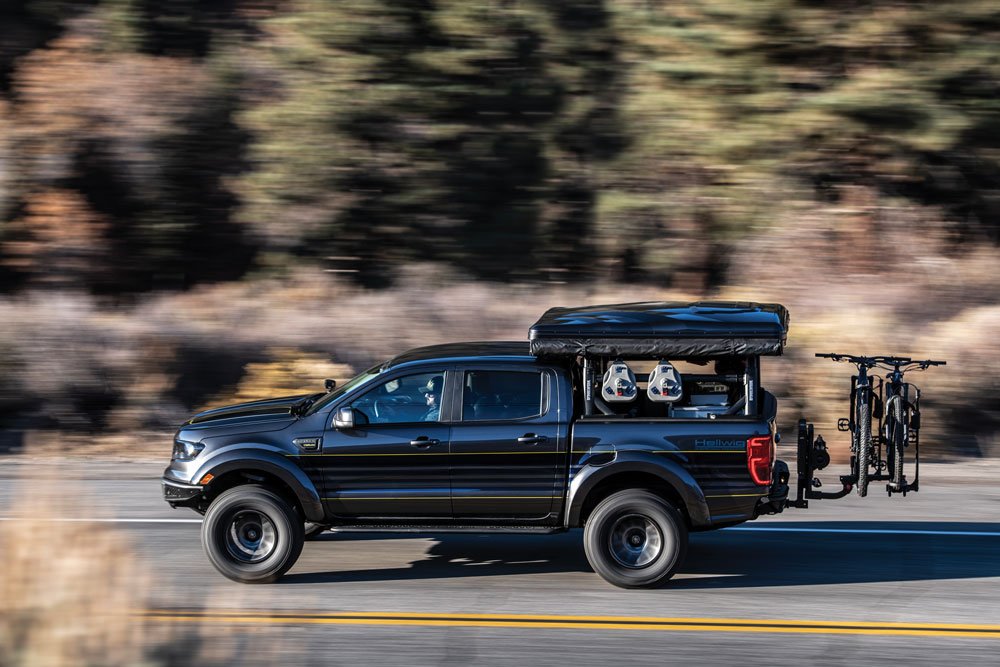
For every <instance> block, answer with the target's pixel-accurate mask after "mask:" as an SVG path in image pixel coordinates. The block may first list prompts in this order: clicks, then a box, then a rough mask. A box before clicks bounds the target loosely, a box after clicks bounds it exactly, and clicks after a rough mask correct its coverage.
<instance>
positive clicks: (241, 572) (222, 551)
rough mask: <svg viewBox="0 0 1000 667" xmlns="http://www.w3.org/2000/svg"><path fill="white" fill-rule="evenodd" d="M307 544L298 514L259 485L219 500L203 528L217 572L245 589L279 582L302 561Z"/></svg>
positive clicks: (232, 491) (239, 489) (240, 488)
mask: <svg viewBox="0 0 1000 667" xmlns="http://www.w3.org/2000/svg"><path fill="white" fill-rule="evenodd" d="M303 540H304V535H303V526H302V519H301V518H299V516H298V513H297V512H296V511H295V508H294V507H292V506H291V505H290V504H289V503H288V502H287V501H286V500H285V499H284V498H282V497H281V496H280V495H278V494H277V493H275V492H274V491H271V490H270V489H267V488H265V487H262V486H257V485H245V486H237V487H235V488H232V489H229V490H228V491H224V492H222V493H221V494H219V497H218V498H216V499H215V500H214V501H212V504H211V505H210V506H209V508H208V512H206V513H205V521H204V522H203V523H202V527H201V542H202V546H204V548H205V553H206V554H207V555H208V559H209V560H210V561H211V562H212V565H214V566H215V569H217V570H218V571H219V572H220V573H222V574H223V575H224V576H226V577H228V578H229V579H232V580H233V581H239V582H242V583H247V584H258V583H271V582H273V581H276V580H277V579H278V578H279V577H281V575H283V574H284V573H285V572H287V571H288V570H289V569H290V568H291V567H292V565H294V564H295V561H296V560H298V557H299V554H300V553H302V542H303Z"/></svg>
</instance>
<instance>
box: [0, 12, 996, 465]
mask: <svg viewBox="0 0 1000 667" xmlns="http://www.w3.org/2000/svg"><path fill="white" fill-rule="evenodd" d="M998 243H1000V5H998V4H997V3H996V2H990V1H988V0H937V1H935V2H930V1H922V0H906V1H904V0H892V1H889V0H867V1H864V2H862V1H860V0H826V1H824V2H819V1H817V0H754V1H753V2H742V1H740V0H690V1H680V2H666V1H661V0H606V1H601V0H560V1H559V2H546V1H544V0H338V1H336V2H332V1H328V2H323V1H320V0H216V1H213V2H204V1H203V0H155V1H154V0H4V1H3V2H0V377H2V378H3V383H2V387H0V427H3V428H4V431H3V436H0V451H2V450H4V448H7V449H18V448H20V447H22V446H24V444H25V442H28V441H30V440H31V438H32V437H36V436H37V435H38V434H43V435H42V439H43V440H44V439H48V440H49V441H51V437H50V435H45V434H51V433H52V432H58V433H60V434H65V435H66V437H71V436H72V435H73V434H77V435H79V436H80V437H83V438H84V439H86V440H87V441H88V442H91V441H95V434H100V435H101V436H102V437H113V436H114V434H130V435H129V437H134V434H135V433H136V432H137V431H138V432H141V433H145V432H149V433H156V432H159V431H160V430H164V429H169V428H171V427H172V426H174V425H176V423H177V422H178V421H179V420H181V419H183V418H184V417H185V416H186V415H187V414H188V413H189V412H190V411H191V410H192V409H195V408H198V407H202V406H204V405H206V404H212V403H218V402H225V401H227V400H233V399H234V398H237V397H239V398H252V397H255V396H263V395H268V394H269V393H273V392H275V391H284V392H285V393H289V392H294V391H301V390H304V389H309V388H312V387H318V386H320V384H319V383H321V380H322V378H323V377H325V376H326V377H329V376H333V377H344V376H347V375H350V373H351V372H352V369H354V370H357V369H358V368H359V366H362V365H364V364H368V363H372V362H374V361H376V360H377V359H378V358H380V357H385V356H389V355H391V354H394V353H396V352H399V351H402V350H403V349H404V348H405V347H407V346H411V345H417V344H429V343H435V342H444V341H449V340H459V339H468V338H480V339H482V338H507V339H509V338H514V339H523V338H524V336H525V332H526V329H527V326H528V325H529V324H530V323H531V322H532V321H533V320H534V319H535V318H536V317H537V316H538V315H539V314H540V313H541V312H542V311H543V310H544V309H545V308H548V307H550V306H553V305H574V304H582V303H597V302H601V301H634V300H645V299H667V298H678V299H680V298H740V299H749V300H757V301H768V300H777V301H781V302H783V303H785V304H786V305H787V306H789V308H790V310H791V312H792V318H793V319H792V336H791V340H790V348H789V354H788V355H787V356H786V357H785V358H784V359H781V360H777V361H775V362H772V363H771V364H769V365H768V372H769V373H770V374H771V375H770V378H771V379H770V385H771V388H772V390H773V391H775V393H777V394H778V395H779V397H781V398H782V410H783V413H784V414H783V418H784V419H785V420H786V423H787V424H791V423H794V420H795V419H797V418H798V417H799V415H800V413H804V414H806V415H808V416H810V417H811V418H814V419H816V420H817V421H818V422H820V427H823V426H825V427H827V430H832V429H831V428H829V427H830V426H831V425H832V423H834V420H835V418H836V417H837V416H840V414H841V413H842V412H844V409H845V406H846V393H847V392H846V387H847V382H848V380H847V378H848V377H849V372H848V370H847V368H846V367H842V366H841V367H835V366H834V365H833V364H831V363H829V362H822V363H820V362H819V361H817V360H814V359H812V358H811V357H812V353H813V352H817V351H842V352H856V353H861V352H868V353H898V354H913V355H918V354H923V355H928V356H933V357H935V358H945V359H947V360H948V363H949V366H948V367H946V369H940V370H934V371H931V372H929V373H927V374H925V375H924V376H917V378H915V379H916V381H918V382H919V383H920V384H921V386H922V387H923V388H924V390H925V398H926V401H927V406H928V408H929V411H930V412H931V415H929V416H928V417H925V423H926V424H927V428H928V430H930V429H934V431H933V433H932V436H933V440H934V443H935V444H934V446H935V451H936V453H937V454H938V455H940V456H947V455H952V454H961V455H972V456H981V455H996V456H1000V403H998V400H997V393H996V392H997V390H998V389H1000V386H998V385H1000V381H998V379H997V378H1000V359H998V358H997V354H996V353H997V344H996V341H997V340H998V337H1000V271H998V269H1000V249H998ZM289 383H291V384H289ZM834 401H836V403H834ZM840 402H843V403H844V405H841V404H840ZM163 443H167V444H163ZM159 446H160V447H161V448H162V447H167V446H169V441H168V440H163V442H161V443H159ZM125 447H126V448H127V447H128V446H125ZM164 451H166V450H164Z"/></svg>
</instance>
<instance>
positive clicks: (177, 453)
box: [170, 440, 205, 461]
mask: <svg viewBox="0 0 1000 667" xmlns="http://www.w3.org/2000/svg"><path fill="white" fill-rule="evenodd" d="M203 449H205V445H203V444H201V443H200V442H184V441H183V440H174V451H173V453H172V454H171V455H170V458H171V459H173V460H174V461H192V460H194V458H195V457H196V456H198V454H201V450H203Z"/></svg>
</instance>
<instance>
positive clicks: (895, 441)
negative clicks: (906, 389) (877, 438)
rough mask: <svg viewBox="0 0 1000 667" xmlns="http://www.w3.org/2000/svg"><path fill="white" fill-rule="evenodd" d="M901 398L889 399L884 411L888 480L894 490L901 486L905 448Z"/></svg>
mask: <svg viewBox="0 0 1000 667" xmlns="http://www.w3.org/2000/svg"><path fill="white" fill-rule="evenodd" d="M903 416H904V415H903V398H902V397H901V396H899V395H895V396H892V397H891V398H890V399H889V405H888V406H887V409H886V423H887V425H888V427H887V429H886V430H887V432H888V435H889V438H888V440H889V453H890V454H891V459H892V461H891V474H892V477H891V479H890V480H889V481H890V482H891V483H892V485H893V486H895V487H896V489H897V490H898V489H900V488H902V485H903V447H905V446H906V422H905V421H904V419H903Z"/></svg>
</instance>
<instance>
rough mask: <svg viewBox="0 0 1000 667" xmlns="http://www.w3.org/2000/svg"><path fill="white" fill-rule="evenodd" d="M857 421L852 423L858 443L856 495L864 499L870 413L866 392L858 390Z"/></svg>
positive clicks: (868, 456)
mask: <svg viewBox="0 0 1000 667" xmlns="http://www.w3.org/2000/svg"><path fill="white" fill-rule="evenodd" d="M857 402H858V405H857V419H855V421H854V428H855V429H856V432H855V438H856V441H857V443H858V447H857V452H856V455H857V462H858V495H859V496H861V497H862V498H864V497H865V496H867V495H868V461H869V459H870V458H871V451H872V413H871V405H870V404H869V401H868V392H867V391H862V390H858V394H857Z"/></svg>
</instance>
